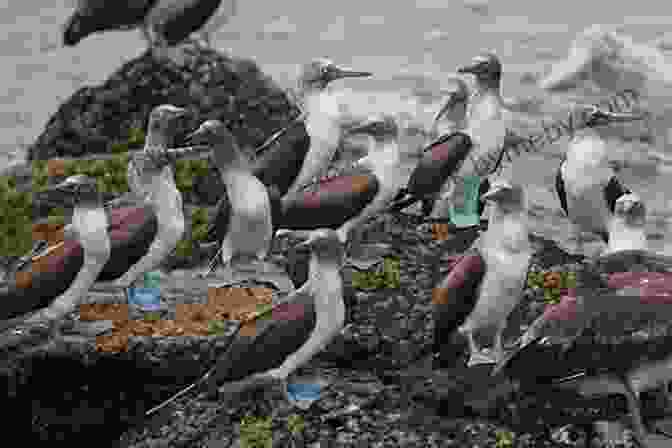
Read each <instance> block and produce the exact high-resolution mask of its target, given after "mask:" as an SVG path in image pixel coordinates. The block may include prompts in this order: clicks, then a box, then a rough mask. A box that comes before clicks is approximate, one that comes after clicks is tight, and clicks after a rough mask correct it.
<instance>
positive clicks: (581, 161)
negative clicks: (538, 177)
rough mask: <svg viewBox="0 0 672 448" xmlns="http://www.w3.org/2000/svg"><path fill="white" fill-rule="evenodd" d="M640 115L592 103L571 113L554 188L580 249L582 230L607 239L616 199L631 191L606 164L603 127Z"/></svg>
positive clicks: (605, 143)
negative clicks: (605, 108)
mask: <svg viewBox="0 0 672 448" xmlns="http://www.w3.org/2000/svg"><path fill="white" fill-rule="evenodd" d="M642 118H643V115H638V114H631V113H616V112H610V111H607V110H603V109H601V108H599V107H597V106H594V105H577V106H574V107H573V108H572V111H571V112H570V121H569V122H570V123H572V125H571V126H570V127H573V128H572V129H571V130H570V132H572V133H573V135H572V138H571V140H570V142H569V146H568V148H567V153H566V155H565V160H563V161H562V162H561V164H560V167H559V168H558V172H557V174H556V179H555V189H556V192H557V194H558V198H559V199H560V205H561V206H562V209H563V210H564V212H565V214H566V215H567V216H568V217H569V219H570V220H571V221H572V222H573V223H574V233H575V236H576V241H577V246H578V250H579V251H583V242H584V240H583V236H582V234H581V232H582V231H588V232H595V233H597V234H599V235H600V236H601V237H602V239H603V240H604V242H605V243H608V242H609V234H608V233H607V230H608V229H607V226H608V222H609V220H610V219H611V216H612V214H613V211H614V204H615V202H616V200H617V199H618V198H619V197H620V196H622V195H624V194H627V193H630V191H629V190H628V189H627V188H625V187H624V186H623V185H622V184H621V183H620V182H619V180H618V178H617V176H616V173H615V172H614V169H613V168H612V166H611V165H610V163H609V151H608V146H607V145H608V143H607V141H605V138H604V137H605V130H604V128H605V126H604V125H607V124H610V123H622V122H629V121H634V120H640V119H642Z"/></svg>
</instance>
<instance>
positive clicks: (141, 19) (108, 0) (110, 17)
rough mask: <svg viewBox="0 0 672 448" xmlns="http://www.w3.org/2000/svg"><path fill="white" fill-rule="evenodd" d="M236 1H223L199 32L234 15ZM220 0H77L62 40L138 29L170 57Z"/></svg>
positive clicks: (155, 48)
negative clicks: (223, 3)
mask: <svg viewBox="0 0 672 448" xmlns="http://www.w3.org/2000/svg"><path fill="white" fill-rule="evenodd" d="M235 2H236V0H225V6H227V7H226V8H222V11H221V12H220V14H218V15H217V16H216V17H215V19H213V20H212V21H211V22H210V23H207V25H206V30H204V31H203V33H202V39H203V40H204V41H205V43H206V45H208V46H210V38H209V35H210V33H211V32H213V31H214V30H215V29H216V27H218V26H220V25H222V24H223V23H225V21H226V20H228V17H229V15H233V14H235ZM221 3H222V0H116V1H112V0H80V1H79V2H78V4H77V8H76V9H75V11H74V13H73V14H72V16H70V18H69V19H68V21H67V22H66V24H65V26H64V30H63V43H64V45H66V46H69V47H70V46H74V45H77V44H78V43H79V42H80V41H81V40H82V39H84V38H86V37H87V36H89V35H91V34H94V33H97V32H102V31H111V30H128V29H133V28H140V29H141V31H142V35H143V37H144V38H145V40H146V41H147V44H148V46H149V48H150V49H151V50H152V52H153V53H154V54H155V55H156V56H157V57H158V58H159V59H163V58H166V57H170V55H169V54H168V50H169V47H174V46H176V45H177V44H179V43H181V42H182V41H183V40H185V39H186V38H188V37H189V35H190V34H191V33H193V32H195V31H197V30H198V29H199V28H201V27H202V26H203V25H204V24H206V22H208V20H209V19H210V18H211V17H212V16H213V15H214V14H215V13H216V12H217V11H218V9H220V5H221Z"/></svg>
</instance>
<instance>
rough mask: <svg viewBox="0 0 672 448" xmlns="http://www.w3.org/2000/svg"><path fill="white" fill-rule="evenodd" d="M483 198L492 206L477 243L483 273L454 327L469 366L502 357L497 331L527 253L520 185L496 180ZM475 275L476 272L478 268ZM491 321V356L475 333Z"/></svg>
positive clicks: (515, 299)
mask: <svg viewBox="0 0 672 448" xmlns="http://www.w3.org/2000/svg"><path fill="white" fill-rule="evenodd" d="M482 199H484V200H488V201H492V202H493V204H494V207H493V210H492V214H491V215H490V220H489V223H488V230H487V231H486V232H485V233H483V235H481V240H480V247H479V254H480V256H481V257H482V259H483V261H484V263H485V274H484V275H483V279H482V281H481V282H480V283H473V284H472V287H473V288H474V289H472V291H473V294H477V295H478V299H477V301H476V304H475V306H474V309H473V310H472V311H471V312H470V313H469V315H468V316H467V318H466V320H465V322H464V324H462V326H461V327H460V328H459V331H460V333H462V334H465V335H466V336H467V338H468V339H469V350H470V357H469V361H468V364H467V365H468V366H472V365H477V364H484V363H493V362H497V361H498V360H499V359H501V358H502V357H503V355H504V347H503V343H502V335H503V333H504V329H505V328H506V323H507V318H508V316H509V314H510V313H511V311H513V309H514V308H515V307H516V305H517V304H518V303H519V302H520V300H521V299H522V294H523V288H524V286H525V280H526V275H527V270H528V268H529V263H530V259H531V257H532V247H531V245H530V242H529V237H528V227H527V207H526V203H525V197H524V192H523V188H522V187H521V186H520V185H515V184H514V185H512V184H510V183H508V182H504V181H499V180H498V181H496V182H493V184H492V186H491V187H490V190H488V192H487V193H485V194H484V195H483V196H482ZM474 274H475V275H479V272H478V269H477V270H475V271H474ZM492 326H495V327H496V332H495V338H494V348H495V352H494V354H493V355H490V354H488V353H487V352H485V351H481V350H479V348H478V346H477V345H476V341H475V339H474V333H475V332H476V331H478V330H483V329H486V328H488V327H492Z"/></svg>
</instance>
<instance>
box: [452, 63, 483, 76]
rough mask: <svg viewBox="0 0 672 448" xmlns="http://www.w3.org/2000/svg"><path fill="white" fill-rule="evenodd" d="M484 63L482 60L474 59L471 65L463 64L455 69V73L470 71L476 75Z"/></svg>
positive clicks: (481, 69)
mask: <svg viewBox="0 0 672 448" xmlns="http://www.w3.org/2000/svg"><path fill="white" fill-rule="evenodd" d="M483 66H484V63H483V62H482V61H476V62H474V63H473V64H471V65H465V66H464V67H460V68H458V69H457V73H460V74H465V73H471V74H472V75H477V74H479V73H481V72H482V71H483Z"/></svg>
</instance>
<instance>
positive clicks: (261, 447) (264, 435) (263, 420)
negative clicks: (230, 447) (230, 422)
mask: <svg viewBox="0 0 672 448" xmlns="http://www.w3.org/2000/svg"><path fill="white" fill-rule="evenodd" d="M272 427H273V419H272V418H271V417H254V416H252V415H250V414H247V415H246V416H245V417H243V419H242V420H241V422H240V445H241V447H242V448H271V446H273V431H272Z"/></svg>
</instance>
